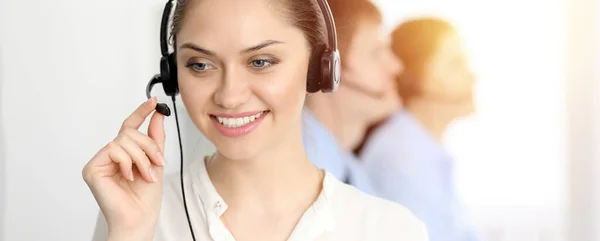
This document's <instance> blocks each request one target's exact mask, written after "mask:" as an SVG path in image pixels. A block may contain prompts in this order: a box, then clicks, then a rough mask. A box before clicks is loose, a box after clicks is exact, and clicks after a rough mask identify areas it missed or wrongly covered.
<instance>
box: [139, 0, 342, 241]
mask: <svg viewBox="0 0 600 241" xmlns="http://www.w3.org/2000/svg"><path fill="white" fill-rule="evenodd" d="M173 1H174V0H168V1H167V3H166V5H165V8H164V10H163V15H162V20H161V24H160V52H161V55H162V57H161V58H160V73H159V74H156V75H154V77H152V79H151V80H150V81H149V82H148V85H147V86H146V97H147V98H148V99H150V98H151V95H150V93H151V91H152V88H153V87H154V85H156V84H159V83H160V84H162V87H163V90H164V91H165V94H166V95H167V96H170V97H171V100H172V102H173V110H174V115H175V123H176V124H177V137H178V139H179V152H180V171H179V174H180V176H179V177H180V181H181V195H182V198H183V207H184V209H185V215H186V217H187V221H188V225H189V227H190V233H191V235H192V240H194V241H195V240H196V237H195V236H194V229H193V228H192V223H191V220H190V215H189V213H188V208H187V202H186V198H185V190H184V184H183V147H182V144H181V132H180V128H179V119H178V117H177V107H176V105H175V96H176V95H177V94H178V93H179V86H178V82H177V62H176V52H175V51H173V52H172V53H169V48H168V40H169V36H168V28H169V20H170V18H171V13H172V10H173ZM315 1H316V2H317V3H318V4H319V8H320V9H321V12H322V14H323V19H324V20H325V27H326V28H327V42H326V43H325V44H326V45H325V46H319V47H318V48H316V49H315V50H313V51H317V52H314V53H313V56H316V57H317V58H316V59H312V60H311V61H319V63H317V65H316V68H317V69H316V70H314V69H309V72H312V71H318V72H317V73H316V78H309V79H308V80H307V82H306V91H307V92H308V93H315V92H318V91H321V92H323V93H333V92H335V91H336V90H337V88H338V87H339V85H340V80H341V78H340V75H341V60H340V54H339V51H338V48H337V34H336V28H335V22H334V19H333V14H332V13H331V9H330V8H329V4H328V3H327V0H315ZM309 66H312V65H309ZM309 76H311V74H310V73H309ZM156 112H158V113H161V114H163V115H165V116H170V115H171V109H170V108H169V106H168V105H167V104H165V103H158V104H157V105H156Z"/></svg>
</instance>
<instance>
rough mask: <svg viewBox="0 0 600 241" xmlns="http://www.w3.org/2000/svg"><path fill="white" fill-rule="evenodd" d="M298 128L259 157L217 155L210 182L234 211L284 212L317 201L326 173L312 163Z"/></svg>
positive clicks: (211, 162)
mask: <svg viewBox="0 0 600 241" xmlns="http://www.w3.org/2000/svg"><path fill="white" fill-rule="evenodd" d="M297 129H298V131H296V132H297V133H290V134H289V135H285V137H284V139H285V140H282V141H279V142H277V143H278V144H277V145H276V146H272V147H269V148H267V149H266V151H265V152H264V153H261V154H260V155H257V156H256V157H253V158H249V159H246V160H231V159H229V158H227V157H226V156H224V155H221V154H219V153H218V152H217V154H215V155H214V156H213V157H212V158H211V159H210V160H209V161H208V162H207V170H208V173H209V176H210V179H211V181H212V182H213V184H214V186H215V188H216V189H217V191H218V192H219V194H220V195H221V197H223V199H224V201H225V202H226V203H227V204H228V206H229V207H230V208H232V209H234V210H244V212H246V211H248V212H257V213H264V212H268V213H280V212H286V211H287V210H290V209H294V208H296V207H297V206H304V205H305V203H308V204H311V203H312V202H314V200H316V198H317V196H318V195H319V193H320V192H321V184H322V180H323V177H322V174H321V173H322V172H321V171H319V170H318V169H317V168H316V167H315V166H314V165H313V164H312V163H311V162H310V160H308V158H307V156H306V152H305V151H304V145H303V143H302V136H301V132H300V127H299V125H298V128H297ZM257 215H258V214H257Z"/></svg>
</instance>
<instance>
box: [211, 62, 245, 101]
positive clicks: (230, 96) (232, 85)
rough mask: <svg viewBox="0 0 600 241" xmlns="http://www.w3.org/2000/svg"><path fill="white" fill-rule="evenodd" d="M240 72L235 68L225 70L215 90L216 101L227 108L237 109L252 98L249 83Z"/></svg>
mask: <svg viewBox="0 0 600 241" xmlns="http://www.w3.org/2000/svg"><path fill="white" fill-rule="evenodd" d="M239 72H241V71H238V70H235V69H231V70H229V71H225V72H224V74H223V77H222V79H221V85H220V86H219V88H218V89H217V91H216V92H215V95H214V100H215V103H216V104H218V105H220V106H222V107H223V108H225V109H235V108H237V107H239V106H241V105H242V104H244V103H246V102H248V101H249V100H250V93H251V91H250V88H249V83H248V81H247V80H245V78H244V76H243V74H242V73H239Z"/></svg>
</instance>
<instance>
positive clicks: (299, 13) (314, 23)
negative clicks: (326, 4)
mask: <svg viewBox="0 0 600 241" xmlns="http://www.w3.org/2000/svg"><path fill="white" fill-rule="evenodd" d="M190 2H191V0H177V6H176V7H175V11H174V13H173V25H172V29H171V39H172V40H173V43H174V44H175V43H176V42H177V34H178V33H179V31H180V30H181V26H182V25H183V21H185V18H186V15H187V13H188V10H189V7H190V6H189V4H190ZM269 2H270V3H273V4H276V6H277V7H279V8H278V10H280V11H281V14H282V16H283V17H284V19H286V20H287V21H289V23H290V24H291V25H292V26H295V27H297V28H299V29H300V30H301V31H302V32H304V36H305V38H306V40H307V42H308V44H309V46H310V50H311V51H312V55H311V58H310V64H309V68H308V69H309V72H308V79H309V80H312V79H314V78H317V76H318V73H319V71H320V70H319V71H315V70H318V68H317V67H318V66H317V65H318V64H319V61H317V60H318V58H319V57H320V53H321V52H322V50H323V49H325V46H326V44H327V28H326V26H325V20H324V19H323V14H322V11H321V8H320V7H319V4H318V2H317V1H316V0H303V1H298V0H269Z"/></svg>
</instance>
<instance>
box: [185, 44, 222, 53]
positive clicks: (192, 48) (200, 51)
mask: <svg viewBox="0 0 600 241" xmlns="http://www.w3.org/2000/svg"><path fill="white" fill-rule="evenodd" d="M179 49H180V50H181V49H191V50H194V51H196V52H199V53H202V54H206V55H209V56H215V55H216V54H215V53H213V52H211V51H209V50H206V49H204V48H201V47H198V46H197V45H195V44H193V43H184V44H182V45H181V46H180V47H179Z"/></svg>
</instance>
